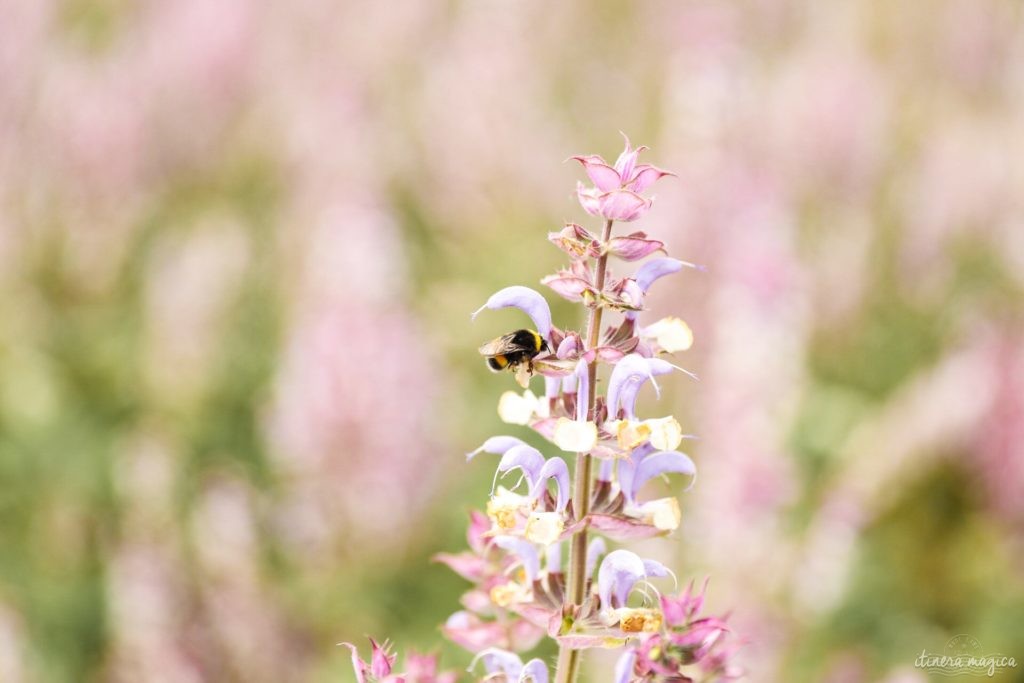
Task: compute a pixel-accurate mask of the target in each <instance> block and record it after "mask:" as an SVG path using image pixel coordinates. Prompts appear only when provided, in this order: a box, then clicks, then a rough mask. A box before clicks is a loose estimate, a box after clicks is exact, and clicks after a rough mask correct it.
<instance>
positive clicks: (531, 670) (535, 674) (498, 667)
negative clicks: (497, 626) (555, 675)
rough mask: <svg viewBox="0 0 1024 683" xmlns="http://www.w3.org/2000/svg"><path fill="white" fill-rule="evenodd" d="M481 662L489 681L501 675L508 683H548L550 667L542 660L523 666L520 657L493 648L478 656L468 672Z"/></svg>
mask: <svg viewBox="0 0 1024 683" xmlns="http://www.w3.org/2000/svg"><path fill="white" fill-rule="evenodd" d="M480 661H483V665H484V670H485V671H486V672H487V674H488V676H487V679H488V680H490V679H491V677H492V676H493V675H495V674H501V675H504V677H505V678H504V680H505V681H507V682H508V683H548V667H547V665H546V664H545V663H544V662H543V660H540V659H536V658H535V659H531V660H530V661H528V662H527V663H526V664H523V660H522V659H520V658H519V655H517V654H515V653H513V652H508V651H506V650H500V649H498V648H495V647H492V648H488V649H486V650H483V651H481V652H480V653H479V654H477V656H476V657H474V658H473V661H472V663H470V665H469V669H468V670H469V671H472V670H473V669H474V668H476V665H477V662H480Z"/></svg>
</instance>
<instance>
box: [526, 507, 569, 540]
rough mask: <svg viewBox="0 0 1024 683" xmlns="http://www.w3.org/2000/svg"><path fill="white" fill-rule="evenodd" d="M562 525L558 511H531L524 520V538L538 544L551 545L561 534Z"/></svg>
mask: <svg viewBox="0 0 1024 683" xmlns="http://www.w3.org/2000/svg"><path fill="white" fill-rule="evenodd" d="M563 528H564V525H563V523H562V515H561V514H560V513H558V512H533V513H531V514H530V517H529V519H527V520H526V531H525V532H524V535H525V536H526V540H528V541H530V542H532V543H537V544H539V545H545V546H547V545H551V544H552V543H555V542H556V541H557V540H558V537H559V536H561V534H562V529H563Z"/></svg>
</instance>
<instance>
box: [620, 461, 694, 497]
mask: <svg viewBox="0 0 1024 683" xmlns="http://www.w3.org/2000/svg"><path fill="white" fill-rule="evenodd" d="M637 451H640V449H637ZM637 451H634V453H636V452H637ZM669 473H674V474H688V475H690V476H691V477H692V479H691V480H690V484H689V486H687V487H686V488H685V489H684V491H688V490H690V488H691V487H692V486H693V484H694V482H695V481H696V479H697V466H696V465H694V464H693V460H691V459H690V458H689V456H687V455H686V454H685V453H680V452H679V451H661V452H658V453H650V454H649V455H643V456H640V457H636V456H635V455H634V456H633V457H632V458H630V459H626V460H622V461H621V462H620V463H619V482H620V484H621V486H622V494H623V496H625V498H626V501H627V503H629V504H631V505H635V504H636V496H637V493H639V491H640V488H641V487H642V486H643V485H644V484H646V483H647V482H648V481H650V480H651V479H653V478H654V477H656V476H658V475H660V474H669Z"/></svg>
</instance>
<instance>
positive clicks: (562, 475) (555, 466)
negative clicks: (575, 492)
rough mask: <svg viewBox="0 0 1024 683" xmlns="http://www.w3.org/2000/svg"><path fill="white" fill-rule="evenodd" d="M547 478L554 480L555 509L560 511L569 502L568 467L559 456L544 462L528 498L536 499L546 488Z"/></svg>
mask: <svg viewBox="0 0 1024 683" xmlns="http://www.w3.org/2000/svg"><path fill="white" fill-rule="evenodd" d="M549 479H554V480H555V487H556V488H557V490H558V491H557V493H558V495H557V496H556V499H555V500H556V503H555V509H556V510H558V512H561V511H562V510H564V509H565V506H566V504H567V503H568V502H569V467H568V466H567V465H566V464H565V461H564V460H562V459H561V458H559V457H557V456H556V457H554V458H551V459H550V460H548V461H547V462H545V463H544V466H543V467H541V468H540V472H538V474H537V480H536V481H535V482H534V483H533V485H532V486H531V487H530V500H537V499H538V498H539V497H540V496H542V495H543V494H544V491H545V490H546V489H547V483H548V480H549Z"/></svg>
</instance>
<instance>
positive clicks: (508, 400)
mask: <svg viewBox="0 0 1024 683" xmlns="http://www.w3.org/2000/svg"><path fill="white" fill-rule="evenodd" d="M534 416H537V417H539V418H545V417H547V416H548V405H547V401H541V400H540V399H538V398H537V397H536V396H535V395H534V393H533V392H532V391H530V390H529V389H527V390H526V391H524V392H523V394H522V396H520V395H519V394H517V393H516V392H514V391H506V392H505V393H503V394H502V395H501V398H500V399H498V417H500V418H501V420H502V422H507V423H508V424H513V425H527V424H530V420H532V419H533V418H534Z"/></svg>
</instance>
